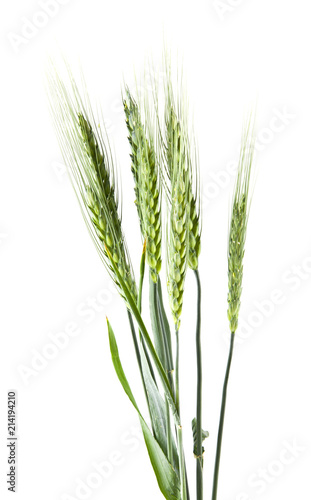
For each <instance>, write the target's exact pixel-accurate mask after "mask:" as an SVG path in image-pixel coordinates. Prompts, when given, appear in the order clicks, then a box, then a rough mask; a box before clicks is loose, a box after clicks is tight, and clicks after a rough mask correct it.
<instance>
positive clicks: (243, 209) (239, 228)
mask: <svg viewBox="0 0 311 500" xmlns="http://www.w3.org/2000/svg"><path fill="white" fill-rule="evenodd" d="M253 157H254V140H253V128H252V122H251V118H250V119H249V121H248V123H247V126H246V129H245V131H244V133H243V137H242V144H241V152H240V160H239V167H238V174H237V180H236V185H235V192H234V197H233V204H232V212H231V222H230V230H229V241H228V287H229V292H228V319H229V323H230V330H231V332H232V333H235V332H236V329H237V327H238V318H239V311H240V304H241V294H242V280H243V258H244V253H245V240H246V232H247V223H248V216H249V207H250V195H249V188H250V174H251V168H252V163H253Z"/></svg>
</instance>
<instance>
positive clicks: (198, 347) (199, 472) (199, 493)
mask: <svg viewBox="0 0 311 500" xmlns="http://www.w3.org/2000/svg"><path fill="white" fill-rule="evenodd" d="M194 274H195V277H196V280H197V289H198V297H197V328H196V353H197V449H196V455H197V458H196V459H197V471H196V479H197V500H203V449H202V353H201V282H200V276H199V271H198V270H195V271H194Z"/></svg>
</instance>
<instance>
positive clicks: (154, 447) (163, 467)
mask: <svg viewBox="0 0 311 500" xmlns="http://www.w3.org/2000/svg"><path fill="white" fill-rule="evenodd" d="M107 325H108V335H109V344H110V351H111V357H112V362H113V366H114V368H115V371H116V374H117V376H118V379H119V381H120V383H121V385H122V387H123V389H124V391H125V393H126V394H127V396H128V398H129V399H130V401H131V403H132V405H133V406H134V408H135V409H136V411H137V413H138V416H139V420H140V424H141V428H142V431H143V435H144V439H145V443H146V447H147V450H148V454H149V458H150V461H151V464H152V467H153V470H154V472H155V475H156V478H157V481H158V485H159V488H160V490H161V492H162V494H163V495H164V497H165V498H166V500H181V497H180V485H179V478H178V476H177V474H176V472H175V471H174V469H173V467H172V466H171V464H170V463H169V462H168V460H167V458H166V456H165V455H164V453H163V451H162V449H161V447H160V445H159V444H158V443H157V441H156V439H155V438H154V437H153V435H152V433H151V431H150V429H149V427H148V425H147V424H146V422H145V420H144V418H143V416H142V414H141V413H140V410H139V408H138V406H137V403H136V401H135V398H134V396H133V393H132V391H131V388H130V386H129V383H128V381H127V378H126V376H125V373H124V371H123V367H122V364H121V360H120V357H119V350H118V346H117V342H116V338H115V336H114V333H113V330H112V328H111V325H110V323H109V321H108V320H107Z"/></svg>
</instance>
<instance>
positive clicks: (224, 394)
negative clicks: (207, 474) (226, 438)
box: [212, 332, 235, 500]
mask: <svg viewBox="0 0 311 500" xmlns="http://www.w3.org/2000/svg"><path fill="white" fill-rule="evenodd" d="M234 334H235V332H231V339H230V350H229V357H228V362H227V369H226V375H225V380H224V386H223V392H222V402H221V410H220V419H219V428H218V437H217V448H216V459H215V468H214V481H213V493H212V500H216V499H217V489H218V476H219V465H220V454H221V443H222V434H223V429H224V420H225V411H226V400H227V388H228V381H229V375H230V367H231V361H232V354H233V346H234V336H235V335H234Z"/></svg>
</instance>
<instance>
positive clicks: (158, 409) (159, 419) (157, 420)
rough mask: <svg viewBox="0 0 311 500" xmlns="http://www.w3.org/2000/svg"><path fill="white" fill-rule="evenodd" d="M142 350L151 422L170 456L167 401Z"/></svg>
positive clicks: (175, 452) (174, 465)
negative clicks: (168, 448) (168, 450)
mask: <svg viewBox="0 0 311 500" xmlns="http://www.w3.org/2000/svg"><path fill="white" fill-rule="evenodd" d="M140 351H141V362H142V369H143V375H144V381H145V387H146V391H147V397H148V404H149V408H150V414H151V423H152V430H153V434H154V436H155V438H156V440H157V442H158V443H159V445H160V447H161V449H162V451H163V453H164V454H165V456H166V457H167V458H168V453H167V431H168V429H167V422H166V408H165V402H164V400H163V398H162V396H161V394H160V393H159V390H158V388H157V386H156V384H155V383H154V380H153V378H152V376H151V373H150V370H149V365H148V362H147V360H146V356H145V353H144V351H143V349H141V350H140ZM169 432H171V429H169ZM172 443H173V460H174V463H173V464H172V465H173V467H174V469H175V470H176V472H177V473H178V455H177V448H176V443H175V441H174V440H172Z"/></svg>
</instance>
